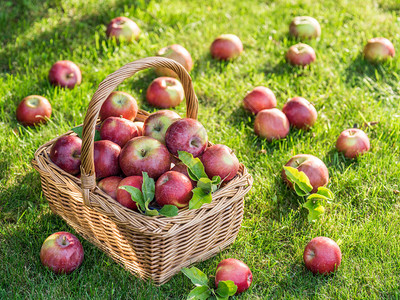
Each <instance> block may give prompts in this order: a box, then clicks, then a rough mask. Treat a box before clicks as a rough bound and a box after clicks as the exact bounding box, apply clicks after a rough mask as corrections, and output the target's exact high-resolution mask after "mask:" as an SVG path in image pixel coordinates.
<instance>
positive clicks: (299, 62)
mask: <svg viewBox="0 0 400 300" xmlns="http://www.w3.org/2000/svg"><path fill="white" fill-rule="evenodd" d="M315 58H316V56H315V51H314V49H313V48H312V47H311V46H308V45H306V44H302V43H300V44H296V45H293V46H292V47H290V48H289V50H288V52H287V53H286V59H287V61H288V62H289V63H290V64H291V65H295V66H303V67H305V66H307V65H309V64H311V63H312V62H314V61H315Z"/></svg>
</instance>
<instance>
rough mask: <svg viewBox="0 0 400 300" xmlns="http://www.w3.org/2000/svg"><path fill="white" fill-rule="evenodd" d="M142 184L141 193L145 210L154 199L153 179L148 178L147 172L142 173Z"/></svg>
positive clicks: (154, 186)
mask: <svg viewBox="0 0 400 300" xmlns="http://www.w3.org/2000/svg"><path fill="white" fill-rule="evenodd" d="M142 176H143V183H142V193H143V200H144V203H145V205H146V208H147V209H148V208H149V203H150V202H151V201H152V200H153V199H154V194H155V191H156V185H155V183H154V179H153V178H150V177H149V175H148V174H147V172H142Z"/></svg>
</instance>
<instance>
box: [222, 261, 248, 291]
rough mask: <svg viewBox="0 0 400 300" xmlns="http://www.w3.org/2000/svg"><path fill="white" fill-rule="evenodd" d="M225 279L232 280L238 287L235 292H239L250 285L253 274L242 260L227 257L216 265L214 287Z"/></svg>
mask: <svg viewBox="0 0 400 300" xmlns="http://www.w3.org/2000/svg"><path fill="white" fill-rule="evenodd" d="M226 280H232V281H233V282H234V283H235V285H236V286H237V288H238V289H237V291H236V294H240V293H243V292H244V291H245V290H247V289H248V288H249V287H250V285H251V282H252V281H253V274H252V273H251V271H250V268H249V267H248V266H247V265H246V264H245V263H244V262H242V261H240V260H238V259H235V258H227V259H224V260H223V261H221V262H220V263H219V264H218V266H217V271H216V273H215V287H216V288H218V284H219V282H220V281H226Z"/></svg>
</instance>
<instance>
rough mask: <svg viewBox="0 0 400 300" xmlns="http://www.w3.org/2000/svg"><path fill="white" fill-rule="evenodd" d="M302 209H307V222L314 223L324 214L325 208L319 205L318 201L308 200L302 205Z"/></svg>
mask: <svg viewBox="0 0 400 300" xmlns="http://www.w3.org/2000/svg"><path fill="white" fill-rule="evenodd" d="M310 196H311V195H310ZM307 199H308V198H307ZM303 207H305V208H307V209H308V221H309V222H315V221H316V220H318V219H319V217H320V216H321V215H322V214H323V213H324V212H325V208H324V207H323V206H322V205H321V203H320V202H319V200H313V199H308V200H307V202H306V203H304V204H303Z"/></svg>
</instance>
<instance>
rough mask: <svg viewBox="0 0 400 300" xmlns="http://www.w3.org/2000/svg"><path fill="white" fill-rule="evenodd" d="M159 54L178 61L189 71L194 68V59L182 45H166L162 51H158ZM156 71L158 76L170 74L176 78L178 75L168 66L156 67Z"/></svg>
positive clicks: (169, 75)
mask: <svg viewBox="0 0 400 300" xmlns="http://www.w3.org/2000/svg"><path fill="white" fill-rule="evenodd" d="M157 55H158V56H162V57H165V58H170V59H173V60H175V61H177V62H178V63H180V64H181V65H182V66H183V67H184V68H185V69H186V71H188V72H190V70H192V68H193V60H192V57H191V56H190V53H189V51H187V50H186V49H185V48H184V47H182V46H181V45H178V44H174V45H171V46H167V47H164V48H162V49H161V50H160V51H158V53H157ZM155 72H156V74H157V75H158V76H168V77H175V78H177V77H178V75H177V74H176V73H175V72H174V71H172V70H171V69H168V68H162V67H160V68H156V69H155Z"/></svg>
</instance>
